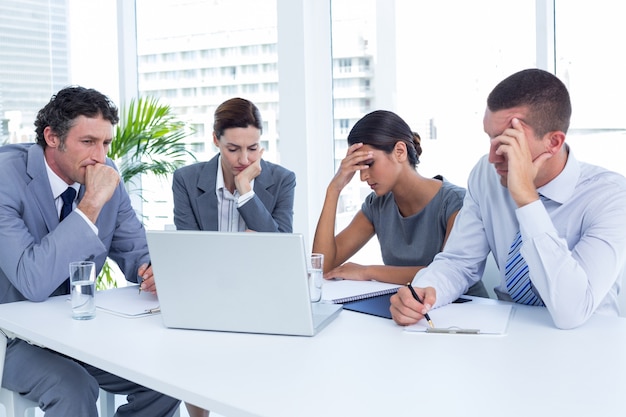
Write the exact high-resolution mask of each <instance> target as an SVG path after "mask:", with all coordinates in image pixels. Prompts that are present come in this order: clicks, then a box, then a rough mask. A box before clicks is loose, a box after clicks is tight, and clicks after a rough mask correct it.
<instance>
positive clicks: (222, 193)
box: [215, 156, 254, 232]
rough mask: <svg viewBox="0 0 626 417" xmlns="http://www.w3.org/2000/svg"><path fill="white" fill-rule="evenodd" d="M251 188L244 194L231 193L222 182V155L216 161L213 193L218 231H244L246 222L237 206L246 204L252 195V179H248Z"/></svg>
mask: <svg viewBox="0 0 626 417" xmlns="http://www.w3.org/2000/svg"><path fill="white" fill-rule="evenodd" d="M250 186H251V187H252V189H251V190H250V191H249V192H247V193H245V194H244V195H239V191H237V190H236V189H235V193H234V194H233V193H231V192H230V191H229V190H228V189H227V188H226V185H225V183H224V172H223V171H222V157H221V156H220V157H219V160H218V162H217V177H216V181H215V194H216V195H217V213H218V216H219V217H218V222H217V223H218V231H220V232H245V231H246V229H247V226H246V222H245V221H244V220H243V218H242V217H241V216H240V215H239V210H238V208H239V207H241V206H243V205H244V204H246V203H247V202H248V201H250V200H251V199H252V197H254V179H253V180H252V181H250Z"/></svg>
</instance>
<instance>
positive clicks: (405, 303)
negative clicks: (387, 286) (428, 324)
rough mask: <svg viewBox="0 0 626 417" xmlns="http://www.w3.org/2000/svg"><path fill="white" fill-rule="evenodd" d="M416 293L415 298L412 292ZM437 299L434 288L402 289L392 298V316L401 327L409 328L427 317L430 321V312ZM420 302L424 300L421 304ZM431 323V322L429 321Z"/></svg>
mask: <svg viewBox="0 0 626 417" xmlns="http://www.w3.org/2000/svg"><path fill="white" fill-rule="evenodd" d="M411 289H413V291H414V292H415V295H416V296H417V297H415V296H414V295H413V293H412V291H411ZM436 299H437V295H436V291H435V289H434V288H433V287H426V288H419V287H415V288H409V286H408V285H407V286H405V287H401V288H400V289H399V290H398V292H397V293H396V294H394V295H393V296H392V297H391V307H390V308H389V310H390V311H391V316H392V317H393V320H394V321H395V322H396V323H398V324H399V325H401V326H408V325H409V324H414V323H417V322H418V321H420V320H421V319H422V318H424V317H426V319H427V320H429V318H428V317H427V316H428V311H429V310H430V309H431V308H432V306H433V305H434V304H435V300H436ZM418 300H422V302H419V301H418ZM429 321H430V320H429Z"/></svg>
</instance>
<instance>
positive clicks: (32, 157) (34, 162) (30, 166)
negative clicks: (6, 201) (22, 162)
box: [26, 145, 59, 231]
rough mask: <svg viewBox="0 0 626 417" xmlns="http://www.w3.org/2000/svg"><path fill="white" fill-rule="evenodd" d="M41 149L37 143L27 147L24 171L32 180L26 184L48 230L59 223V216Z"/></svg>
mask: <svg viewBox="0 0 626 417" xmlns="http://www.w3.org/2000/svg"><path fill="white" fill-rule="evenodd" d="M43 158H44V155H43V149H42V147H41V146H39V145H32V146H31V147H30V148H29V149H28V162H27V163H26V172H27V173H28V175H29V176H30V177H31V179H32V181H31V182H30V183H29V184H28V186H27V187H28V191H29V192H30V193H31V197H32V199H33V200H34V201H35V203H36V204H37V208H38V209H39V211H40V212H41V217H42V218H43V219H44V222H45V224H46V227H47V229H48V231H52V230H54V229H55V228H56V227H57V226H58V225H59V217H58V216H57V215H56V212H57V209H56V205H55V204H54V196H53V195H52V189H51V188H50V180H49V179H48V173H47V172H46V165H45V163H44V160H43Z"/></svg>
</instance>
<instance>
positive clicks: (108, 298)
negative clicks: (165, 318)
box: [96, 285, 159, 317]
mask: <svg viewBox="0 0 626 417" xmlns="http://www.w3.org/2000/svg"><path fill="white" fill-rule="evenodd" d="M96 307H98V308H99V309H102V310H106V311H109V312H111V313H114V314H119V315H122V316H126V317H141V316H145V315H148V314H153V313H154V312H156V311H155V309H156V310H158V308H159V300H158V299H157V296H156V295H155V294H152V293H151V292H147V291H141V293H140V292H139V286H138V285H129V286H126V287H120V288H112V289H110V290H104V291H97V292H96Z"/></svg>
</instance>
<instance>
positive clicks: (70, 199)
mask: <svg viewBox="0 0 626 417" xmlns="http://www.w3.org/2000/svg"><path fill="white" fill-rule="evenodd" d="M75 198H76V190H75V189H74V188H72V187H67V190H65V191H63V193H62V194H61V199H62V200H63V206H62V207H61V215H60V216H59V221H63V219H64V218H66V217H67V216H68V215H69V214H70V213H71V212H72V209H73V204H74V199H75Z"/></svg>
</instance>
